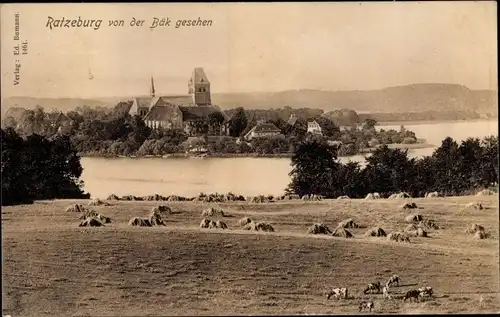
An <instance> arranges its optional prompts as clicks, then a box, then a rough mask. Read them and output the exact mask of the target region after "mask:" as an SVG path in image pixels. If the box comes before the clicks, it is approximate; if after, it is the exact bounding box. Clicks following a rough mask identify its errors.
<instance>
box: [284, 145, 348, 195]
mask: <svg viewBox="0 0 500 317" xmlns="http://www.w3.org/2000/svg"><path fill="white" fill-rule="evenodd" d="M336 159H337V153H336V148H335V147H332V146H329V145H328V144H326V143H322V142H318V141H306V142H304V143H302V144H300V145H299V146H298V148H297V149H296V151H295V153H294V154H293V156H292V167H293V168H292V171H291V172H290V176H291V177H292V182H291V183H290V185H289V186H288V188H287V192H291V193H294V194H297V195H300V196H303V195H306V194H316V195H323V196H326V197H332V192H334V189H335V188H337V184H336V183H335V179H334V175H335V174H336V172H337V170H338V168H339V166H340V164H339V163H337V162H336V161H335V160H336Z"/></svg>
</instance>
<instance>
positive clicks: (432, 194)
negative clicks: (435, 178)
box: [425, 192, 440, 198]
mask: <svg viewBox="0 0 500 317" xmlns="http://www.w3.org/2000/svg"><path fill="white" fill-rule="evenodd" d="M439 196H440V195H439V193H438V192H430V193H425V198H436V197H439Z"/></svg>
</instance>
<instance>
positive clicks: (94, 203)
mask: <svg viewBox="0 0 500 317" xmlns="http://www.w3.org/2000/svg"><path fill="white" fill-rule="evenodd" d="M89 206H111V204H109V203H107V202H105V201H103V200H100V199H99V198H97V199H93V200H91V201H89Z"/></svg>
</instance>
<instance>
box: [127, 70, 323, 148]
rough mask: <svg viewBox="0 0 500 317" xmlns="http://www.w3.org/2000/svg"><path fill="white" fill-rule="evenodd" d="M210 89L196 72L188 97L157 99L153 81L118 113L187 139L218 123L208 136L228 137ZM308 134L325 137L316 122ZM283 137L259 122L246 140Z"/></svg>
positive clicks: (223, 117) (292, 119) (226, 120)
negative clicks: (146, 91) (144, 93)
mask: <svg viewBox="0 0 500 317" xmlns="http://www.w3.org/2000/svg"><path fill="white" fill-rule="evenodd" d="M210 88H211V87H210V81H209V79H208V77H207V75H206V73H205V71H204V70H203V68H195V69H194V70H193V72H192V74H191V78H190V79H189V82H188V94H186V95H162V96H157V95H156V93H155V87H154V80H153V78H151V87H150V89H151V90H150V96H148V97H137V98H134V99H133V100H132V103H128V104H123V108H122V109H118V111H122V112H124V113H125V112H126V113H129V114H130V115H139V116H141V117H142V118H143V120H144V122H145V124H146V125H147V126H148V127H150V128H151V129H167V130H168V129H180V130H183V131H184V132H185V133H186V134H187V135H188V136H196V135H199V134H203V133H206V132H207V129H208V127H207V126H204V125H203V123H206V122H213V121H215V126H216V129H215V130H212V131H210V133H209V134H213V135H229V122H230V120H231V118H230V117H229V116H228V115H227V114H226V113H224V112H223V111H222V110H221V109H220V108H219V107H217V106H214V105H213V104H212V99H211V89H210ZM217 120H218V122H217ZM296 121H297V117H296V116H295V115H293V114H292V115H291V116H290V119H289V120H288V123H289V124H290V125H291V126H293V125H295V122H296ZM307 131H308V132H310V133H312V134H322V131H321V126H320V125H319V124H318V122H316V121H312V122H308V126H307ZM281 135H282V133H281V130H280V129H279V128H278V127H276V126H275V125H274V124H272V123H270V122H265V121H259V122H257V124H256V125H255V126H254V127H253V128H252V129H251V130H250V131H249V132H248V133H246V134H245V136H244V139H246V140H252V139H254V138H263V137H280V136H281Z"/></svg>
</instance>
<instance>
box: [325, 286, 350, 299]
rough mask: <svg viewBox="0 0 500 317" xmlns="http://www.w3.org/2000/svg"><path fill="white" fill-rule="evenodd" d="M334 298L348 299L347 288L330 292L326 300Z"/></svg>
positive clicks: (338, 288)
mask: <svg viewBox="0 0 500 317" xmlns="http://www.w3.org/2000/svg"><path fill="white" fill-rule="evenodd" d="M332 296H333V297H334V298H344V299H345V298H347V288H345V287H342V288H340V287H337V288H334V289H332V290H331V291H330V292H328V294H327V295H326V299H330V297H332Z"/></svg>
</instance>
